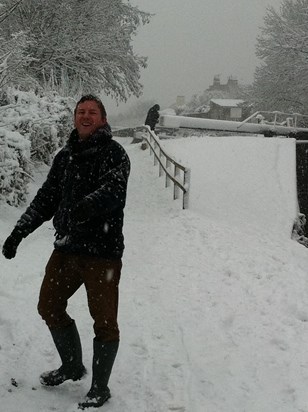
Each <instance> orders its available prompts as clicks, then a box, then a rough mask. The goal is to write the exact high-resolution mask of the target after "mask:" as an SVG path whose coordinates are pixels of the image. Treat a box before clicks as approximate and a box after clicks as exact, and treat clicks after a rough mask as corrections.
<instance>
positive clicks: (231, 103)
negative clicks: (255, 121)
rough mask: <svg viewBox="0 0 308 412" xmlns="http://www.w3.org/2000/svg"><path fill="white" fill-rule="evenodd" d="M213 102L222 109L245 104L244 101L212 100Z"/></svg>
mask: <svg viewBox="0 0 308 412" xmlns="http://www.w3.org/2000/svg"><path fill="white" fill-rule="evenodd" d="M211 102H213V103H214V104H217V106H221V107H237V106H238V105H239V104H241V103H244V100H242V99H211Z"/></svg>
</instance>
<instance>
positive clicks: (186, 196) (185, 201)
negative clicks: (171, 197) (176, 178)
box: [183, 169, 190, 209]
mask: <svg viewBox="0 0 308 412" xmlns="http://www.w3.org/2000/svg"><path fill="white" fill-rule="evenodd" d="M189 185H190V169H186V170H185V172H184V188H185V192H184V193H183V209H188V205H189V191H188V188H189Z"/></svg>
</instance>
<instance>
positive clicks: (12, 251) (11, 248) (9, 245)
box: [2, 229, 23, 259]
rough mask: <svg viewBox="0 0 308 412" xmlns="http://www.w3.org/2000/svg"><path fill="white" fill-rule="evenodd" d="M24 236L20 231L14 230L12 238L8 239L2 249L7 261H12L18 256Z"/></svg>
mask: <svg viewBox="0 0 308 412" xmlns="http://www.w3.org/2000/svg"><path fill="white" fill-rule="evenodd" d="M22 239H23V236H22V234H21V232H20V231H19V230H18V229H14V230H13V232H12V233H11V234H10V236H9V237H8V238H7V239H6V241H5V242H4V244H3V247H2V254H3V256H4V257H6V258H7V259H12V258H14V257H15V256H16V250H17V248H18V245H19V243H20V242H21V241H22Z"/></svg>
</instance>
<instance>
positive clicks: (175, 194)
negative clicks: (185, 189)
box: [173, 165, 180, 200]
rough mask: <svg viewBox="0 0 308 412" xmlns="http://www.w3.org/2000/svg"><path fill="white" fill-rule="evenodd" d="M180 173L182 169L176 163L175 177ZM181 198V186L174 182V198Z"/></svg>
mask: <svg viewBox="0 0 308 412" xmlns="http://www.w3.org/2000/svg"><path fill="white" fill-rule="evenodd" d="M179 174H180V169H179V168H178V167H177V166H176V165H174V177H175V179H176V178H177V177H178V176H179ZM178 198H179V187H178V186H177V185H176V184H175V183H174V185H173V199H174V200H175V199H178Z"/></svg>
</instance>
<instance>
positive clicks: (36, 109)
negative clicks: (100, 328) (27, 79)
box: [0, 89, 73, 205]
mask: <svg viewBox="0 0 308 412" xmlns="http://www.w3.org/2000/svg"><path fill="white" fill-rule="evenodd" d="M1 101H2V102H5V105H3V106H0V159H1V160H0V164H1V170H0V174H1V175H0V178H1V183H0V201H6V202H7V203H9V204H12V205H19V204H21V203H22V202H23V201H24V200H25V194H26V193H27V184H28V179H29V175H31V173H32V171H33V163H32V162H44V163H46V164H50V162H51V160H52V157H53V153H54V152H55V151H56V150H57V149H58V148H59V147H62V146H63V144H64V142H65V140H66V139H67V137H68V135H69V133H70V131H71V128H72V117H73V116H72V112H71V110H70V109H69V105H68V101H67V99H64V98H62V97H61V96H59V95H57V94H56V93H53V92H50V93H48V94H46V95H37V94H36V93H35V92H33V91H31V92H24V91H20V90H16V89H7V91H6V95H5V98H4V96H2V98H1Z"/></svg>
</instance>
